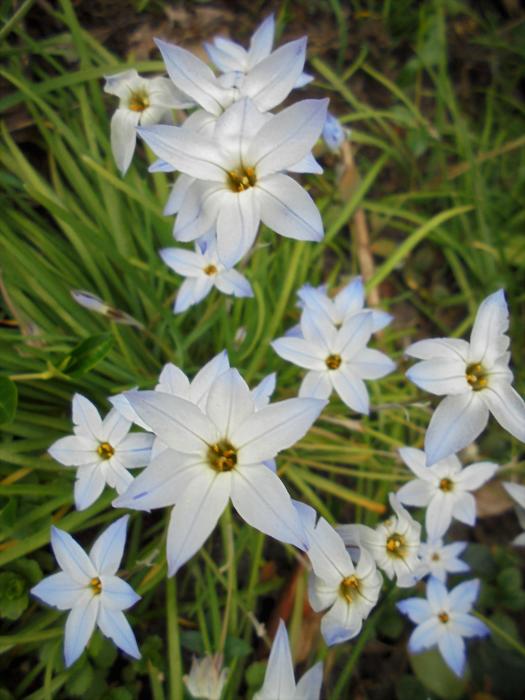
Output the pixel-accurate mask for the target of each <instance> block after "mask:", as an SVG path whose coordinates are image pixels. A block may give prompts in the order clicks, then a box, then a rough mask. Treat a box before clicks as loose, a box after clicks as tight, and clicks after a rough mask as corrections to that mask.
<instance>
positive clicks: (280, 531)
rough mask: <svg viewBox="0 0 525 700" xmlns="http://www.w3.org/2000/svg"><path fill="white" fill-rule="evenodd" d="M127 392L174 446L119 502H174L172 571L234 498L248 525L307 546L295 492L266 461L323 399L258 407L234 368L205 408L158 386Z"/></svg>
mask: <svg viewBox="0 0 525 700" xmlns="http://www.w3.org/2000/svg"><path fill="white" fill-rule="evenodd" d="M127 399H128V401H129V403H130V404H131V406H132V407H133V409H134V410H135V411H136V413H137V414H138V415H139V416H140V418H141V419H142V420H143V421H144V422H145V423H146V424H147V425H149V426H151V428H152V430H153V431H154V432H155V434H156V435H157V436H158V437H159V438H160V440H162V442H163V443H164V444H166V445H167V446H168V448H169V449H167V450H165V451H163V452H162V453H161V454H160V455H158V456H157V457H156V458H155V459H154V460H153V461H152V462H151V464H150V465H149V466H148V467H147V468H146V469H145V470H144V472H143V473H142V474H141V475H140V476H139V477H138V478H137V479H135V480H134V482H133V483H132V484H131V486H130V488H129V489H128V491H127V492H126V493H125V494H123V496H121V497H120V498H118V499H117V500H116V501H115V502H114V505H115V506H117V507H127V508H134V509H137V510H149V509H150V508H162V507H165V506H168V505H173V504H175V508H174V509H173V511H172V514H171V519H170V524H169V529H168V540H167V557H168V568H169V573H170V575H172V574H174V573H175V572H176V571H177V570H178V569H179V567H180V566H182V565H183V564H184V563H185V562H186V561H187V560H188V559H189V558H190V557H191V556H193V554H195V552H196V551H197V550H198V549H199V548H200V547H201V545H202V544H203V543H204V541H205V540H206V539H207V537H208V536H209V534H210V533H211V531H212V530H213V528H214V527H215V525H216V523H217V520H218V518H219V516H220V515H221V513H222V512H223V510H224V508H225V507H226V505H227V503H228V501H229V500H230V498H231V500H232V502H233V505H234V507H235V509H236V511H237V512H238V513H239V515H240V516H241V517H242V518H244V520H246V522H247V523H248V524H250V525H252V526H253V527H255V528H257V529H258V530H261V532H264V533H266V534H268V535H270V536H272V537H275V538H276V539H279V540H281V541H283V542H288V543H291V544H294V545H296V546H297V547H299V548H301V549H306V547H307V541H306V536H305V533H304V529H303V526H302V524H301V521H300V519H299V516H298V515H297V513H296V511H295V509H294V507H293V505H292V501H291V499H290V496H289V495H288V492H287V491H286V489H285V487H284V485H283V483H282V482H281V480H280V479H279V477H278V476H277V475H276V474H275V473H274V471H273V470H272V469H270V468H268V466H267V465H266V464H265V462H266V461H268V460H272V459H273V458H274V457H275V456H276V455H277V453H278V452H280V451H281V450H283V449H286V448H287V447H290V446H291V445H293V444H294V443H295V442H296V441H297V440H299V439H300V438H301V437H303V435H304V434H305V433H306V432H307V431H308V429H309V428H310V426H311V425H312V423H313V422H314V420H315V419H316V418H317V416H318V415H319V413H320V412H321V410H322V409H323V407H324V405H325V402H324V401H318V400H316V399H301V398H298V399H288V400H286V401H280V402H278V403H275V404H270V405H268V406H264V407H262V408H258V406H257V404H256V400H255V398H254V396H253V394H252V393H251V392H250V390H249V388H248V386H247V385H246V383H245V382H244V380H243V379H242V377H241V376H240V374H239V373H238V372H237V370H233V369H232V370H227V371H226V372H223V373H222V374H220V375H219V376H218V377H217V378H216V379H215V381H214V382H213V384H212V386H211V388H210V390H209V393H208V397H207V401H206V408H205V411H202V410H201V409H200V408H199V407H198V406H196V405H195V404H194V403H191V402H190V401H187V400H185V399H182V398H180V397H178V396H173V395H169V394H163V393H161V392H154V391H153V392H148V391H145V392H130V393H128V394H127Z"/></svg>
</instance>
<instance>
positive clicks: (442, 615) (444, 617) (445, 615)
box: [438, 610, 450, 622]
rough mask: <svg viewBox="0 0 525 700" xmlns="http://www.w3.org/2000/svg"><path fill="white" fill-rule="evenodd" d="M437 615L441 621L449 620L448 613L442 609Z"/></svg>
mask: <svg viewBox="0 0 525 700" xmlns="http://www.w3.org/2000/svg"><path fill="white" fill-rule="evenodd" d="M438 617H439V619H440V621H441V622H448V621H449V620H450V617H449V615H448V613H446V612H445V611H444V610H443V611H442V612H440V613H439V615H438Z"/></svg>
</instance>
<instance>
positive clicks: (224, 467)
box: [208, 440, 237, 472]
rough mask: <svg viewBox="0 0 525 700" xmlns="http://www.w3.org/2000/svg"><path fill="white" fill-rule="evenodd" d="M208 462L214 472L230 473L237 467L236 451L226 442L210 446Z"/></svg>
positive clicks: (222, 441)
mask: <svg viewBox="0 0 525 700" xmlns="http://www.w3.org/2000/svg"><path fill="white" fill-rule="evenodd" d="M208 460H209V463H210V466H211V468H212V469H214V470H215V471H216V472H231V470H232V469H235V467H236V465H237V450H236V449H235V447H233V445H231V444H230V443H229V442H228V441H227V440H221V441H220V442H217V443H215V445H210V447H209V449H208Z"/></svg>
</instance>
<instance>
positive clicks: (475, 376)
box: [465, 362, 488, 391]
mask: <svg viewBox="0 0 525 700" xmlns="http://www.w3.org/2000/svg"><path fill="white" fill-rule="evenodd" d="M465 376H466V378H467V382H468V383H469V384H470V386H471V387H472V389H473V391H479V390H480V389H486V388H487V383H488V382H487V373H486V371H485V370H484V368H483V366H482V365H480V364H479V362H475V363H474V364H472V365H469V366H468V367H467V370H466V375H465Z"/></svg>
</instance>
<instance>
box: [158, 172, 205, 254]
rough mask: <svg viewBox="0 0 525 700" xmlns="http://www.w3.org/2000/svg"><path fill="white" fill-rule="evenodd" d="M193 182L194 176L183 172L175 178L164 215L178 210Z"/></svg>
mask: <svg viewBox="0 0 525 700" xmlns="http://www.w3.org/2000/svg"><path fill="white" fill-rule="evenodd" d="M167 165H168V167H170V169H171V170H173V166H172V165H170V164H169V163H168V164H167ZM150 170H151V168H150ZM194 182H195V180H194V178H192V177H190V176H189V175H185V174H184V173H181V174H180V175H179V177H178V178H177V179H176V180H175V184H174V185H173V187H172V188H171V192H170V196H169V197H168V201H167V202H166V205H165V206H164V211H163V212H162V213H163V214H164V216H170V215H171V214H176V213H177V212H178V211H179V210H180V208H181V207H182V204H183V202H184V198H185V197H186V194H187V193H188V190H189V188H190V187H191V186H192V185H193V183H194ZM168 264H169V263H168Z"/></svg>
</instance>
